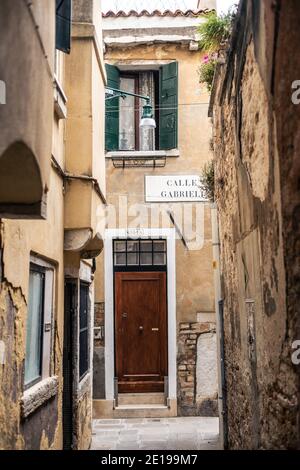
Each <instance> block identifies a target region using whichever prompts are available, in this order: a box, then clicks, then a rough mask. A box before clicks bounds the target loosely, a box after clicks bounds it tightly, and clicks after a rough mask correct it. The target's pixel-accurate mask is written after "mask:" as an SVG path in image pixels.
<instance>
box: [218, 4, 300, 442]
mask: <svg viewBox="0 0 300 470" xmlns="http://www.w3.org/2000/svg"><path fill="white" fill-rule="evenodd" d="M273 6H274V5H273V4H272V2H271V1H270V2H269V1H266V2H255V1H253V2H247V1H242V2H241V4H240V7H239V12H238V16H237V19H236V22H235V25H234V32H233V37H232V39H231V42H230V46H229V49H228V51H227V52H226V53H225V59H226V61H225V64H224V65H221V64H219V65H218V69H217V72H216V76H215V83H214V88H213V92H212V101H211V107H210V109H211V115H212V116H213V121H214V136H215V138H214V151H215V185H216V201H217V205H218V214H219V223H220V240H221V281H222V290H223V292H222V298H223V305H224V345H225V380H226V383H225V384H224V386H225V389H226V390H227V392H226V395H224V400H226V402H225V410H226V415H225V423H227V425H226V426H225V435H227V439H226V440H225V445H227V446H228V447H229V448H235V449H242V448H243V449H258V448H263V449H275V448H276V449H279V448H281V449H291V448H299V365H297V363H295V361H293V352H294V349H295V344H294V341H295V340H297V339H298V338H299V307H298V305H299V301H298V300H297V299H298V298H299V277H298V275H297V272H298V268H296V266H298V265H299V263H298V257H299V249H298V245H297V243H298V241H299V217H298V215H299V187H298V186H297V184H298V183H297V181H298V178H299V155H298V154H299V109H300V108H299V105H296V104H295V103H294V102H293V99H292V93H293V88H292V84H293V81H294V79H295V77H296V76H297V73H299V67H300V63H299V59H298V56H297V55H295V57H294V60H293V61H290V60H289V59H288V58H287V54H286V51H287V50H288V51H290V52H291V51H292V50H294V48H295V49H297V45H298V43H299V28H298V25H299V5H298V2H296V1H291V2H283V1H282V2H280V1H279V2H276V8H273ZM297 240H298V241H297Z"/></svg>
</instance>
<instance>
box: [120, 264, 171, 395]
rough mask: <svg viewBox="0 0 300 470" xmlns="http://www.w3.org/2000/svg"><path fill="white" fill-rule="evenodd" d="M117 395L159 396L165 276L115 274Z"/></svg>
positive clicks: (163, 353) (164, 372) (164, 328)
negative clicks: (156, 393)
mask: <svg viewBox="0 0 300 470" xmlns="http://www.w3.org/2000/svg"><path fill="white" fill-rule="evenodd" d="M115 306H116V307H115V319H116V322H115V323H116V337H115V340H116V371H117V377H118V391H119V392H123V393H126V392H163V390H164V377H165V376H166V375H167V296H166V273H165V272H138V273H136V272H117V273H115Z"/></svg>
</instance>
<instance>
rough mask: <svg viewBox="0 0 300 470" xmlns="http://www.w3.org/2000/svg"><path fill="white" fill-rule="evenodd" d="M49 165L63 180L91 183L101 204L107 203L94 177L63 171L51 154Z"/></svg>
mask: <svg viewBox="0 0 300 470" xmlns="http://www.w3.org/2000/svg"><path fill="white" fill-rule="evenodd" d="M51 166H52V168H53V169H54V170H55V171H56V173H57V174H58V175H59V176H60V177H61V178H62V179H63V180H64V181H68V180H80V181H85V182H88V183H92V184H93V186H94V188H95V191H96V193H97V194H98V196H99V197H100V199H101V201H102V202H103V204H105V205H107V201H106V198H105V196H104V194H103V192H102V191H101V188H100V186H99V182H98V180H97V179H96V178H93V177H92V176H87V175H73V174H72V173H67V172H65V171H64V170H63V169H62V167H61V166H60V164H59V163H58V161H57V160H56V159H55V158H54V156H53V155H52V156H51Z"/></svg>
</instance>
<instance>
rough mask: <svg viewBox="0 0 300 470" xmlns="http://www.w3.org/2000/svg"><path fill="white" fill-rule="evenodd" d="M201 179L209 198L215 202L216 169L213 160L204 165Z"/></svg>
mask: <svg viewBox="0 0 300 470" xmlns="http://www.w3.org/2000/svg"><path fill="white" fill-rule="evenodd" d="M201 177H202V184H203V186H204V189H205V191H206V195H207V198H208V199H209V200H210V201H212V202H213V201H214V199H215V169H214V162H213V160H211V161H210V162H207V163H206V164H205V165H204V167H203V170H202V173H201Z"/></svg>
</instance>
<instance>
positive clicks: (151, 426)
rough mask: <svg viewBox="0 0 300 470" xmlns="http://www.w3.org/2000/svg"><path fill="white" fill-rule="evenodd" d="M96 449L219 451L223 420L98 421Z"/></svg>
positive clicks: (95, 428) (155, 419) (185, 418)
mask: <svg viewBox="0 0 300 470" xmlns="http://www.w3.org/2000/svg"><path fill="white" fill-rule="evenodd" d="M91 449H92V450H218V449H220V444H219V419H218V418H202V417H191V418H190V417H184V418H140V419H139V418H136V419H133V418H132V419H95V420H94V422H93V436H92V446H91Z"/></svg>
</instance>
